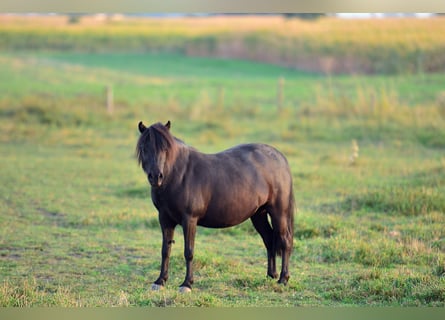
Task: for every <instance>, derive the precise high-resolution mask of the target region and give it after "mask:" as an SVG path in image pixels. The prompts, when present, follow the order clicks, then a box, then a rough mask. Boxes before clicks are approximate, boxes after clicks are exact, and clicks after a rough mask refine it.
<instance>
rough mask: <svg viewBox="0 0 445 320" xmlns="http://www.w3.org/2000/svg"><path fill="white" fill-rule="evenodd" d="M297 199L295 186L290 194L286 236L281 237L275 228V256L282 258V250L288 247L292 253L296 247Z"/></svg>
mask: <svg viewBox="0 0 445 320" xmlns="http://www.w3.org/2000/svg"><path fill="white" fill-rule="evenodd" d="M295 209H296V206H295V197H294V191H293V186H292V185H291V188H290V194H289V204H288V207H287V212H285V214H286V215H287V217H286V224H287V225H286V234H285V235H284V236H283V237H281V235H280V232H279V230H276V228H274V231H273V251H274V253H275V255H277V256H280V255H281V253H282V249H284V248H285V247H286V244H287V246H288V247H289V249H290V251H291V252H292V248H293V245H294V214H295Z"/></svg>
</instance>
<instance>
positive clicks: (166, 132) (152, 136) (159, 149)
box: [136, 121, 175, 188]
mask: <svg viewBox="0 0 445 320" xmlns="http://www.w3.org/2000/svg"><path fill="white" fill-rule="evenodd" d="M138 128H139V132H140V133H141V135H140V137H139V140H138V143H137V145H136V154H137V158H138V162H139V164H140V165H141V166H142V169H143V170H144V171H145V173H146V174H147V178H148V182H150V185H151V186H152V187H154V188H159V187H160V186H162V184H163V182H164V181H165V178H166V176H165V175H166V174H168V168H169V160H171V159H172V155H173V154H174V151H175V139H174V137H173V136H172V135H171V133H170V121H168V122H167V123H166V124H165V125H163V124H161V123H159V122H158V123H155V124H153V125H151V126H150V127H148V128H147V127H146V126H145V125H144V124H143V123H142V121H141V122H139V124H138Z"/></svg>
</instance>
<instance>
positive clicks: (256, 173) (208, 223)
mask: <svg viewBox="0 0 445 320" xmlns="http://www.w3.org/2000/svg"><path fill="white" fill-rule="evenodd" d="M138 127H139V131H140V133H141V136H140V137H139V140H138V143H137V147H136V153H137V158H138V161H139V164H140V165H141V166H142V168H143V170H144V171H145V173H146V174H147V177H148V181H149V183H150V185H151V197H152V200H153V204H154V205H155V207H156V208H157V209H158V211H159V223H160V225H161V228H162V262H161V273H160V275H159V278H158V279H157V280H156V281H155V282H154V284H153V286H152V289H160V288H162V286H164V284H165V282H166V281H167V279H168V265H169V258H170V249H171V245H172V243H173V242H174V241H173V234H174V230H175V227H176V226H177V225H178V224H179V225H181V226H182V229H183V232H184V257H185V260H186V268H187V271H186V276H185V280H184V282H183V283H182V285H181V287H180V290H181V291H182V292H185V291H190V290H191V286H192V284H193V271H192V259H193V251H194V244H195V233H196V226H197V225H199V226H203V227H208V228H225V227H231V226H235V225H238V224H240V223H242V222H243V221H245V220H247V219H248V218H250V220H251V221H252V223H253V225H254V226H255V229H256V230H257V231H258V233H259V234H260V235H261V237H262V239H263V242H264V244H265V246H266V249H267V275H268V276H270V277H272V278H277V277H278V274H277V271H276V263H275V256H276V255H279V254H281V260H282V261H281V273H280V278H279V280H278V283H282V284H286V283H287V281H288V279H289V257H290V255H291V252H292V244H293V226H294V219H293V217H294V207H295V205H294V195H293V191H292V175H291V171H290V168H289V164H288V162H287V160H286V158H285V157H284V156H283V155H282V154H281V153H280V152H279V151H277V150H276V149H274V148H273V147H271V146H268V145H265V144H244V145H239V146H236V147H233V148H231V149H228V150H225V151H223V152H220V153H216V154H203V153H201V152H199V151H197V150H196V149H194V148H192V147H189V146H187V145H186V144H184V143H183V142H182V141H181V140H179V139H176V138H175V137H173V135H172V134H171V133H170V121H169V122H167V123H166V124H165V125H163V124H161V123H156V124H153V125H152V126H150V127H148V128H147V127H146V126H145V125H144V124H143V123H142V122H139V125H138ZM267 215H269V216H270V221H271V224H272V225H271V224H270V223H269V221H268V216H267Z"/></svg>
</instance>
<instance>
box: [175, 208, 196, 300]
mask: <svg viewBox="0 0 445 320" xmlns="http://www.w3.org/2000/svg"><path fill="white" fill-rule="evenodd" d="M184 220H185V221H184V222H183V223H182V229H183V231H184V258H185V265H186V274H185V280H184V282H183V283H182V284H181V286H180V287H179V291H180V292H190V291H191V290H192V284H193V266H192V261H193V251H194V248H195V235H196V225H197V219H196V218H191V217H187V218H186V219H184Z"/></svg>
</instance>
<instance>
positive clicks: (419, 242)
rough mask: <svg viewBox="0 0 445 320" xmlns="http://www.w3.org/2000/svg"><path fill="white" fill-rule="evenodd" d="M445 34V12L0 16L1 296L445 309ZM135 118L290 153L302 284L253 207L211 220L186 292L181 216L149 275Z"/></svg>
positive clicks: (12, 299) (153, 255)
mask: <svg viewBox="0 0 445 320" xmlns="http://www.w3.org/2000/svg"><path fill="white" fill-rule="evenodd" d="M444 44H445V20H444V19H443V18H434V19H425V20H416V19H388V20H360V21H354V20H337V19H333V18H326V19H320V20H316V21H300V20H286V19H283V18H280V17H248V18H246V17H202V18H185V19H182V18H181V19H137V18H134V19H123V20H122V19H121V18H119V19H118V18H116V17H115V18H105V19H95V18H92V17H81V18H80V20H79V21H77V22H76V21H74V23H69V22H68V18H67V17H60V16H58V17H45V18H41V17H32V18H23V17H17V16H5V15H2V16H0V142H1V143H0V155H1V156H0V176H1V177H2V183H1V184H0V228H1V230H2V232H1V233H0V306H3V307H6V306H364V305H370V306H441V307H444V306H445V229H444V225H445V76H444V74H443V72H441V71H444V66H445V60H444V59H445V58H444V57H445V52H444V50H445V46H444ZM265 62H267V63H265ZM286 66H287V67H286ZM106 88H111V91H112V95H113V106H112V108H111V109H110V108H109V109H107V108H106ZM140 120H143V121H144V122H145V123H146V124H151V123H153V122H157V121H162V122H165V121H167V120H171V122H172V129H171V130H172V132H173V133H174V134H175V135H176V136H177V137H178V138H180V139H183V140H184V141H185V142H186V143H188V144H190V145H192V146H194V147H196V148H197V149H199V150H202V151H204V152H216V151H220V150H223V149H225V148H228V147H231V146H233V145H235V144H239V143H244V142H263V143H268V144H271V145H274V146H275V147H277V148H278V149H279V150H281V151H282V152H283V153H284V154H285V155H286V156H287V158H288V159H289V163H290V165H291V169H292V175H293V178H294V190H295V198H296V201H297V204H298V212H297V215H296V219H295V232H294V252H293V254H292V258H291V264H290V265H291V269H290V274H291V278H290V281H289V285H288V286H286V287H283V286H279V285H278V284H276V283H275V281H272V280H270V279H267V277H266V252H265V249H264V248H263V244H262V241H261V239H260V237H259V235H258V234H256V232H255V230H254V229H253V227H252V226H251V223H250V222H249V221H247V222H246V223H244V224H242V225H240V226H237V227H234V228H229V229H222V230H211V229H204V228H199V229H198V236H197V240H196V250H195V258H194V265H195V286H194V289H193V292H192V293H191V294H189V295H182V294H179V293H178V292H177V287H178V286H179V284H180V283H181V282H182V280H183V277H184V272H185V265H184V258H183V253H182V252H183V249H182V246H183V240H182V230H181V229H180V228H178V229H177V230H176V237H175V240H176V244H175V245H174V247H173V250H172V259H171V272H170V279H169V282H168V284H167V287H166V289H165V290H163V291H160V292H153V291H151V290H150V286H151V283H152V281H154V280H155V279H156V278H157V276H158V273H159V265H160V246H161V231H160V228H159V223H158V220H157V212H156V210H155V208H154V207H153V205H152V203H151V200H150V192H149V187H148V185H147V182H146V177H145V176H144V174H143V172H142V170H141V169H140V168H138V166H137V161H136V159H135V155H134V149H135V144H136V140H137V138H138V131H137V123H138V122H139V121H140Z"/></svg>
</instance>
